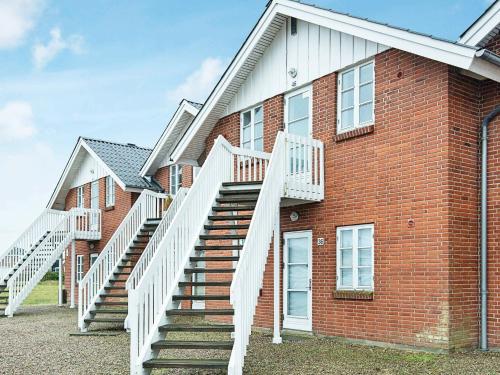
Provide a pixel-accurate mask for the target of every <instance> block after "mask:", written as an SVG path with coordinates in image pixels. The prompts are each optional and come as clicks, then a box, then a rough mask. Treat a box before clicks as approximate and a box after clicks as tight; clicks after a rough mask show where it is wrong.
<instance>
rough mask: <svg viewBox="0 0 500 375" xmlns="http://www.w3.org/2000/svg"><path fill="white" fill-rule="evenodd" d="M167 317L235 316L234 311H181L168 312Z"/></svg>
mask: <svg viewBox="0 0 500 375" xmlns="http://www.w3.org/2000/svg"><path fill="white" fill-rule="evenodd" d="M166 314H167V315H181V316H182V315H184V316H204V315H234V310H233V309H180V310H167V311H166Z"/></svg>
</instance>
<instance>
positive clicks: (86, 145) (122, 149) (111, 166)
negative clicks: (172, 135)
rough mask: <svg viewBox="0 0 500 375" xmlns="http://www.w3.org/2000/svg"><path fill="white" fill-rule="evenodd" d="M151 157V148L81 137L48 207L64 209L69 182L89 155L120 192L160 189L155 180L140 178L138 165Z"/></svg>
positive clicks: (69, 186) (139, 166) (69, 187)
mask: <svg viewBox="0 0 500 375" xmlns="http://www.w3.org/2000/svg"><path fill="white" fill-rule="evenodd" d="M150 154H151V149H148V148H143V147H138V146H136V145H133V144H122V143H115V142H108V141H103V140H99V139H91V138H83V137H80V138H79V139H78V142H77V144H76V146H75V148H74V149H73V152H72V153H71V156H70V158H69V160H68V162H67V163H66V166H65V168H64V171H63V173H62V175H61V177H60V178H59V181H58V183H57V186H56V188H55V189H54V192H53V193H52V196H51V198H50V201H49V204H48V205H47V207H48V208H58V209H64V206H65V199H66V195H67V193H68V191H69V189H71V187H72V186H71V181H72V179H73V178H74V177H75V176H76V175H77V174H78V172H79V169H80V166H81V164H82V162H83V161H84V160H85V158H86V157H87V156H88V155H90V156H91V157H92V158H93V159H94V160H95V161H96V162H97V163H98V165H99V167H100V168H102V170H103V171H105V173H106V175H110V176H111V177H112V178H113V179H114V181H115V182H116V183H117V184H118V186H120V188H121V189H122V190H125V191H137V190H143V189H150V190H156V191H159V190H161V187H160V186H158V185H157V184H156V183H155V182H154V181H149V180H148V179H146V178H143V177H141V176H140V175H139V172H140V169H141V166H142V165H143V164H144V162H145V161H146V159H147V158H148V157H149V155H150Z"/></svg>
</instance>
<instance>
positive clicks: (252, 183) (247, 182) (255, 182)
mask: <svg viewBox="0 0 500 375" xmlns="http://www.w3.org/2000/svg"><path fill="white" fill-rule="evenodd" d="M262 182H263V181H240V182H223V183H222V186H227V187H231V186H245V185H262Z"/></svg>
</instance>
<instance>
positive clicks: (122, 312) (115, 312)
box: [90, 309, 128, 315]
mask: <svg viewBox="0 0 500 375" xmlns="http://www.w3.org/2000/svg"><path fill="white" fill-rule="evenodd" d="M90 313H91V314H110V315H111V314H128V309H120V310H111V309H98V310H92V311H91V312H90Z"/></svg>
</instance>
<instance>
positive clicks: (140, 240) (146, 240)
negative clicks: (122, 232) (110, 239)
mask: <svg viewBox="0 0 500 375" xmlns="http://www.w3.org/2000/svg"><path fill="white" fill-rule="evenodd" d="M139 236H140V234H138V235H137V237H139ZM148 237H149V236H148ZM133 242H134V243H135V244H137V243H144V244H147V243H148V242H149V239H140V238H138V239H136V240H134V241H133Z"/></svg>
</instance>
